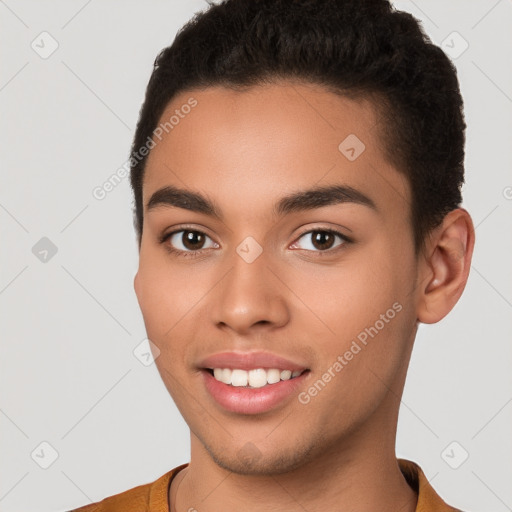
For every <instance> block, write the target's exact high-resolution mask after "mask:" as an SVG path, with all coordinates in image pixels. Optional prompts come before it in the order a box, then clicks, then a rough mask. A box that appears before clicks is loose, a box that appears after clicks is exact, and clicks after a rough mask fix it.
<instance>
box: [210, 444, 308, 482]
mask: <svg viewBox="0 0 512 512" xmlns="http://www.w3.org/2000/svg"><path fill="white" fill-rule="evenodd" d="M206 450H207V451H208V453H209V454H210V457H211V458H212V459H213V461H214V462H215V463H216V464H217V465H218V466H220V467H221V468H223V469H226V470H227V471H230V472H232V473H235V474H237V475H248V476H249V475H250V476H273V475H281V474H283V473H289V472H291V471H294V470H297V469H299V468H301V467H302V466H304V465H305V464H307V463H308V462H310V461H311V460H312V459H313V452H316V450H315V446H314V445H311V446H310V447H309V448H305V447H300V448H297V447H288V449H286V448H285V449H284V450H283V449H281V450H280V451H277V450H276V449H275V448H274V449H272V448H267V451H266V452H262V451H260V450H259V449H258V447H257V446H256V445H255V444H253V443H251V442H247V443H246V444H245V445H243V446H242V448H240V449H239V450H238V451H236V452H234V451H233V452H231V451H230V452H229V453H228V452H226V451H223V452H222V451H220V450H217V449H212V448H211V447H209V446H206Z"/></svg>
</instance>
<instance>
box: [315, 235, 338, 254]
mask: <svg viewBox="0 0 512 512" xmlns="http://www.w3.org/2000/svg"><path fill="white" fill-rule="evenodd" d="M311 235H312V236H311V240H312V242H313V245H314V246H315V247H316V248H317V249H320V250H323V249H330V248H331V247H332V246H333V244H334V239H335V236H334V235H333V234H332V233H330V232H329V231H313V232H312V233H311Z"/></svg>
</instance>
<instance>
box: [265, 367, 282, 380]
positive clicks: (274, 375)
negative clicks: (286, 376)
mask: <svg viewBox="0 0 512 512" xmlns="http://www.w3.org/2000/svg"><path fill="white" fill-rule="evenodd" d="M280 380H281V372H280V371H279V370H276V369H274V368H272V370H267V382H268V383H269V384H276V383H277V382H279V381H280Z"/></svg>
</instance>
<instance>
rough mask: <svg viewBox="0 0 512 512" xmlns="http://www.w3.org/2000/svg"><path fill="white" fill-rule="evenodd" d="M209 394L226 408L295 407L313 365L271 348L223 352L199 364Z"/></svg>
mask: <svg viewBox="0 0 512 512" xmlns="http://www.w3.org/2000/svg"><path fill="white" fill-rule="evenodd" d="M197 368H198V370H200V374H201V375H202V382H203V385H204V388H205V391H206V393H207V395H209V397H210V399H212V400H213V403H214V404H215V406H217V407H220V408H221V410H222V411H224V412H229V413H235V414H243V415H257V414H263V413H267V412H270V411H272V410H275V409H278V408H280V407H288V406H290V407H293V405H292V404H293V398H294V397H296V396H298V393H299V392H300V389H301V388H303V387H304V386H305V385H306V382H307V381H308V380H309V376H310V374H311V369H310V368H307V366H306V365H305V364H304V363H301V362H299V361H292V360H290V359H288V358H285V357H281V356H279V355H277V354H272V353H269V352H261V351H260V352H257V351H254V352H223V353H217V354H214V355H210V356H209V357H207V358H206V359H204V360H202V361H200V362H199V363H198V365H197Z"/></svg>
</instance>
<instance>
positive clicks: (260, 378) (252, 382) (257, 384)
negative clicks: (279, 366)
mask: <svg viewBox="0 0 512 512" xmlns="http://www.w3.org/2000/svg"><path fill="white" fill-rule="evenodd" d="M266 385H267V372H266V371H265V370H264V369H263V368H258V369H256V370H250V371H249V386H251V388H262V387H263V386H266Z"/></svg>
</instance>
